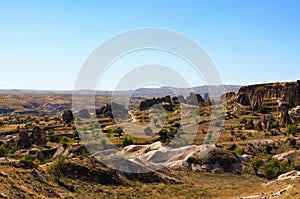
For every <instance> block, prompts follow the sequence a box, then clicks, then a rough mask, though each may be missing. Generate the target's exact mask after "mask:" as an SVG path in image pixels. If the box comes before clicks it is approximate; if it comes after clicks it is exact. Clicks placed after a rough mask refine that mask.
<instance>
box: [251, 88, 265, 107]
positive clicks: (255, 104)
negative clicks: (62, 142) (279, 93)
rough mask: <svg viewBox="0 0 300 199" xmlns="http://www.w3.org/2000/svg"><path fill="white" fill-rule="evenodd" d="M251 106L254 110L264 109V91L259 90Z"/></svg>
mask: <svg viewBox="0 0 300 199" xmlns="http://www.w3.org/2000/svg"><path fill="white" fill-rule="evenodd" d="M252 99H253V100H252V102H251V106H252V110H254V111H258V110H259V109H260V108H262V107H263V102H262V91H261V90H260V89H257V90H256V91H255V93H254V96H253V98H252Z"/></svg>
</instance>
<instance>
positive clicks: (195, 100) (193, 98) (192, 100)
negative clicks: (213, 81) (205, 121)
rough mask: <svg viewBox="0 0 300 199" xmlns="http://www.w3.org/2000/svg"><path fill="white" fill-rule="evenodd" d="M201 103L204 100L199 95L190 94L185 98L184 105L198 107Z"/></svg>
mask: <svg viewBox="0 0 300 199" xmlns="http://www.w3.org/2000/svg"><path fill="white" fill-rule="evenodd" d="M203 102H204V99H203V98H202V96H201V95H200V94H195V93H190V95H189V96H187V97H186V103H187V104H190V105H194V106H198V105H199V104H201V103H203Z"/></svg>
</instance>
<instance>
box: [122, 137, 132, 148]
mask: <svg viewBox="0 0 300 199" xmlns="http://www.w3.org/2000/svg"><path fill="white" fill-rule="evenodd" d="M132 144H133V141H132V139H131V138H127V137H125V138H124V139H123V141H122V146H123V147H125V146H128V145H132Z"/></svg>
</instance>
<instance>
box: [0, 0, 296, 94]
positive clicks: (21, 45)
mask: <svg viewBox="0 0 300 199" xmlns="http://www.w3.org/2000/svg"><path fill="white" fill-rule="evenodd" d="M0 3H1V4H0V5H1V6H0V66H1V74H2V76H1V78H0V88H4V89H5V88H7V89H12V88H18V89H59V90H66V89H68V90H69V89H73V88H74V84H75V81H76V77H77V74H78V72H79V70H80V67H81V65H82V64H83V62H84V61H85V59H86V58H87V57H88V55H89V54H90V53H91V52H92V51H93V50H94V49H95V48H96V47H97V46H99V45H100V44H101V43H102V42H104V41H105V40H107V39H109V38H110V37H111V36H114V35H116V34H118V33H120V32H124V31H128V30H132V29H136V28H143V27H159V28H167V29H172V30H175V31H178V32H181V33H183V34H185V35H186V36H188V37H190V38H192V39H194V40H195V41H196V42H198V43H199V44H200V45H201V46H202V47H203V48H204V49H205V50H206V52H207V53H208V55H209V56H210V57H211V59H212V60H213V62H214V63H215V65H216V67H217V69H218V71H219V73H220V75H221V77H222V80H223V82H224V83H225V84H243V85H244V84H252V83H261V82H277V81H294V80H297V79H300V56H299V55H300V36H299V35H300V1H297V0H295V1H291V0H287V1H271V0H270V1H264V0H263V1H261V0H258V1H238V0H226V1H225V0H224V1H214V0H212V1H199V0H194V1H192V0H190V1H174V0H164V1H162V0H151V1H150V0H149V1H146V0H136V1H133V0H127V1H121V0H119V1H116V0H112V1H100V0H99V1H96V0H94V1H89V0H86V1H84V0H81V1H79V0H72V1H67V0H62V1H61V0H51V1H50V0H48V1H32V0H28V1H21V0H19V1H15V0H10V1H6V0H0ZM144 56H146V58H145V60H143V56H141V55H140V54H139V55H136V57H139V59H140V60H139V61H140V62H143V61H145V62H146V61H147V63H148V62H149V61H151V59H149V57H151V56H148V57H147V55H144ZM159 56H160V57H162V55H159ZM161 59H163V58H161ZM175 62H176V63H177V64H174V66H173V67H174V69H175V70H178V71H184V72H185V74H184V76H185V78H186V79H189V81H190V83H191V85H192V86H196V85H199V84H201V83H202V81H201V80H199V79H196V78H195V77H194V76H193V72H192V71H190V70H188V69H187V67H188V66H186V65H184V63H183V64H182V65H181V62H180V61H178V62H177V61H176V60H175V61H174V63H175ZM126 63H127V62H126ZM129 65H130V64H129ZM118 67H121V66H118V65H117V64H116V66H115V70H112V71H111V72H110V73H108V74H107V75H106V76H105V77H106V79H107V80H106V81H104V83H103V84H101V85H99V89H113V88H114V85H115V81H117V79H118V78H119V76H120V77H121V76H122V75H124V74H122V73H126V69H124V68H122V70H118ZM122 67H125V66H122ZM128 67H129V68H130V66H128ZM114 71H115V72H114ZM117 71H119V72H117ZM120 71H122V72H120ZM189 71H190V72H189ZM108 72H109V71H108Z"/></svg>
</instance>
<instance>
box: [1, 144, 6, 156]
mask: <svg viewBox="0 0 300 199" xmlns="http://www.w3.org/2000/svg"><path fill="white" fill-rule="evenodd" d="M6 154H7V149H6V148H4V147H3V146H0V158H1V157H4V156H5V155H6Z"/></svg>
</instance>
